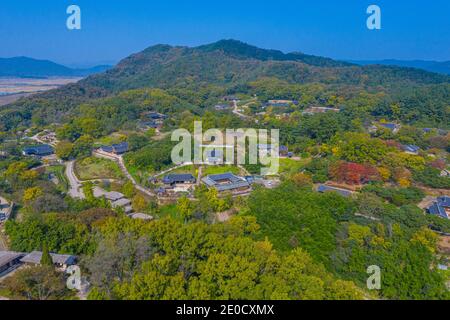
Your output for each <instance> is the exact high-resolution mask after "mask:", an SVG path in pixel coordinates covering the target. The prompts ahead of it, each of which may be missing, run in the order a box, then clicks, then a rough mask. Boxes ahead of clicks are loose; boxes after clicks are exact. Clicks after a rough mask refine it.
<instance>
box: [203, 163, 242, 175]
mask: <svg viewBox="0 0 450 320" xmlns="http://www.w3.org/2000/svg"><path fill="white" fill-rule="evenodd" d="M227 172H231V173H233V174H235V175H240V174H241V169H240V168H238V167H236V166H231V165H225V166H205V167H203V171H202V174H203V176H207V175H210V174H222V173H227Z"/></svg>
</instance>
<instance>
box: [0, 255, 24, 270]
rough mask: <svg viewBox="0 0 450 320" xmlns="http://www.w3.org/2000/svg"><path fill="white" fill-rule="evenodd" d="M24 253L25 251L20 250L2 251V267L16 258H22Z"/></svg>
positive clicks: (0, 262)
mask: <svg viewBox="0 0 450 320" xmlns="http://www.w3.org/2000/svg"><path fill="white" fill-rule="evenodd" d="M24 255H25V254H24V253H20V252H13V251H0V268H1V267H2V266H5V265H7V264H8V263H10V262H12V261H14V260H16V259H19V258H22V257H23V256H24Z"/></svg>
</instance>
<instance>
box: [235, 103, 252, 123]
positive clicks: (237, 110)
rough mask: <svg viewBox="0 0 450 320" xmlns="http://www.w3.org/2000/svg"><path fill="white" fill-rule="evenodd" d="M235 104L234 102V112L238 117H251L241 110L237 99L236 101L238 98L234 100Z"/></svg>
mask: <svg viewBox="0 0 450 320" xmlns="http://www.w3.org/2000/svg"><path fill="white" fill-rule="evenodd" d="M233 104H234V108H233V113H234V114H235V115H237V116H238V117H241V118H243V119H247V118H249V116H247V115H245V114H243V113H241V112H239V109H238V104H237V101H236V100H234V101H233Z"/></svg>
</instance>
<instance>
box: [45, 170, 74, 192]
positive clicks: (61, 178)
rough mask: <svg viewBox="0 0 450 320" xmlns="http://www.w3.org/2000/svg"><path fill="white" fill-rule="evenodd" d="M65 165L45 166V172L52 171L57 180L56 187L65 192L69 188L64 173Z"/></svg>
mask: <svg viewBox="0 0 450 320" xmlns="http://www.w3.org/2000/svg"><path fill="white" fill-rule="evenodd" d="M65 169H66V167H65V166H62V165H61V166H50V167H46V173H47V174H50V173H53V174H54V175H55V176H56V177H57V178H58V180H59V184H58V188H59V189H60V191H63V192H66V191H67V189H68V188H69V183H68V181H67V178H66V175H65V173H64V171H65Z"/></svg>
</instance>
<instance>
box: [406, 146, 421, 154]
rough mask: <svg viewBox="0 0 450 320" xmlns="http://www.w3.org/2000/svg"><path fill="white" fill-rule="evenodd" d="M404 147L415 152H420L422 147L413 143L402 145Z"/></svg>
mask: <svg viewBox="0 0 450 320" xmlns="http://www.w3.org/2000/svg"><path fill="white" fill-rule="evenodd" d="M402 149H403V150H404V151H407V152H413V153H416V152H418V151H419V150H420V147H418V146H415V145H413V144H407V145H404V146H402Z"/></svg>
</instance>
